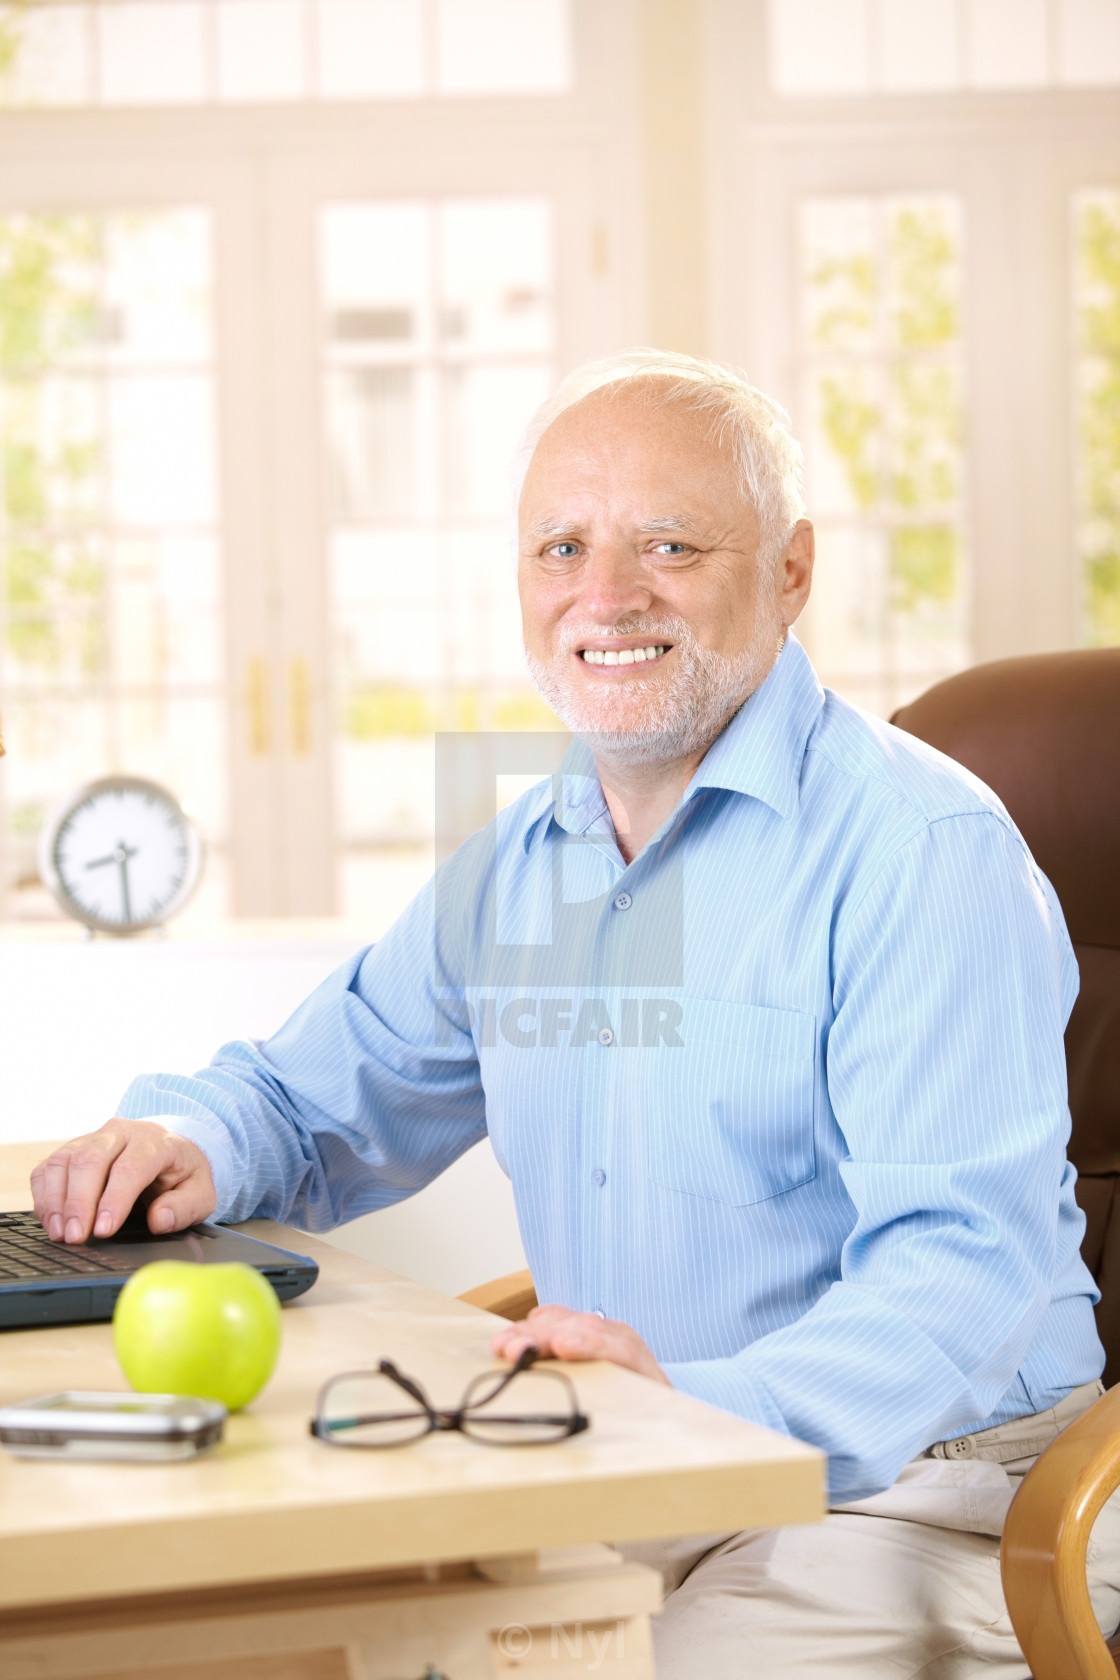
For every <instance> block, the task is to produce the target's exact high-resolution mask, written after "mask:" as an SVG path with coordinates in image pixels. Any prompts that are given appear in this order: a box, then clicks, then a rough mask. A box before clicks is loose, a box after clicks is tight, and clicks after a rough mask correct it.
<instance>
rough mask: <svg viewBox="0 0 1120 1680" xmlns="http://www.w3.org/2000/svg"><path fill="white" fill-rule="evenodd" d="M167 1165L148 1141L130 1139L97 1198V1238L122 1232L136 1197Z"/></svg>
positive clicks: (95, 1230)
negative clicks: (121, 1229)
mask: <svg viewBox="0 0 1120 1680" xmlns="http://www.w3.org/2000/svg"><path fill="white" fill-rule="evenodd" d="M164 1165H165V1162H164V1160H163V1159H162V1156H161V1151H160V1150H159V1149H158V1148H156V1147H153V1144H152V1142H151V1141H150V1140H149V1139H147V1138H130V1139H129V1140H128V1142H127V1143H126V1145H125V1147H124V1149H123V1150H122V1151H121V1153H120V1154H119V1155H118V1156H117V1158H116V1160H115V1161H114V1162H113V1164H112V1167H111V1169H110V1172H109V1175H108V1178H107V1179H106V1182H105V1185H104V1188H103V1189H102V1191H101V1194H100V1196H99V1198H98V1201H97V1206H96V1216H95V1218H94V1220H93V1225H92V1230H93V1235H94V1236H95V1237H111V1236H112V1235H113V1233H114V1232H115V1231H119V1230H120V1228H121V1226H122V1225H123V1224H124V1222H125V1220H126V1219H127V1218H128V1216H129V1213H130V1212H131V1211H132V1208H133V1207H134V1206H135V1204H136V1201H137V1198H138V1197H139V1196H140V1195H141V1194H142V1193H143V1191H145V1190H146V1189H147V1188H148V1186H149V1184H153V1183H154V1182H155V1180H156V1179H157V1178H158V1177H159V1174H160V1171H161V1170H162V1168H163V1167H164ZM67 1228H68V1229H69V1224H68V1226H67ZM67 1240H68V1241H69V1240H70V1239H69V1237H68V1238H67Z"/></svg>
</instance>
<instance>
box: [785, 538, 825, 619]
mask: <svg viewBox="0 0 1120 1680" xmlns="http://www.w3.org/2000/svg"><path fill="white" fill-rule="evenodd" d="M815 556H816V540H815V537H814V535H813V525H812V521H811V520H809V519H799V520H798V521H797V524H796V525H795V526H794V527H793V534H792V536H791V537H790V539H789V545H788V547H787V548H786V554H785V560H784V561H783V564H782V570H781V573H780V575H779V605H780V608H781V614H782V622H783V623H784V624H785V627H786V629H787V630H788V629H789V627H790V625H791V624H793V623H794V621H795V620H796V619H797V618H799V617H800V615H801V611H802V608H803V607H804V605H805V603H806V601H807V600H808V599H809V591H810V589H811V588H812V586H813V560H814V558H815Z"/></svg>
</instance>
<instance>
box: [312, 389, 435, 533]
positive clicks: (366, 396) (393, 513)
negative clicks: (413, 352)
mask: <svg viewBox="0 0 1120 1680" xmlns="http://www.w3.org/2000/svg"><path fill="white" fill-rule="evenodd" d="M328 393H329V394H328V406H329V428H330V443H331V469H332V470H331V481H332V485H333V497H332V500H333V506H334V512H335V517H336V518H338V519H339V520H342V521H345V522H349V521H352V520H367V519H396V518H399V517H400V516H401V515H404V514H411V513H415V512H416V511H417V454H418V449H417V437H416V421H417V404H416V375H415V372H414V370H413V369H412V368H409V367H364V368H345V369H339V370H338V371H336V372H335V373H333V374H332V375H331V377H330V380H329V382H328Z"/></svg>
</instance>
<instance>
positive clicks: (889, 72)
mask: <svg viewBox="0 0 1120 1680" xmlns="http://www.w3.org/2000/svg"><path fill="white" fill-rule="evenodd" d="M880 7H881V10H880V14H879V16H880V29H881V31H882V39H881V43H880V45H881V62H882V67H883V78H882V85H883V88H884V90H885V91H886V92H889V93H910V92H914V93H920V92H929V91H932V90H933V89H935V88H954V87H956V86H957V85H958V82H959V80H960V70H959V64H958V57H957V54H958V42H957V0H880Z"/></svg>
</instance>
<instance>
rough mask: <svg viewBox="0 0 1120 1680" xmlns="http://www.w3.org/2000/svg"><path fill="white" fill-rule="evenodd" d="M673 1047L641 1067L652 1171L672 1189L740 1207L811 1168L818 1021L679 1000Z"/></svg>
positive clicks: (789, 1012) (803, 1178)
mask: <svg viewBox="0 0 1120 1680" xmlns="http://www.w3.org/2000/svg"><path fill="white" fill-rule="evenodd" d="M683 1009H684V1016H683V1019H682V1021H681V1024H680V1028H679V1029H678V1033H679V1038H680V1040H681V1042H680V1044H679V1045H663V1046H659V1048H658V1059H659V1061H660V1063H661V1065H660V1066H659V1067H658V1068H657V1069H656V1071H655V1070H654V1069H653V1068H652V1067H651V1068H649V1069H648V1070H647V1081H646V1090H647V1096H648V1099H649V1102H648V1109H647V1112H648V1115H649V1124H650V1143H649V1172H650V1177H651V1178H652V1179H653V1181H654V1182H655V1183H656V1184H660V1185H663V1186H664V1187H665V1188H666V1189H668V1190H679V1191H683V1192H684V1193H685V1194H686V1195H690V1196H703V1197H706V1198H708V1199H709V1200H711V1201H719V1202H727V1203H729V1204H730V1205H732V1206H734V1207H746V1206H748V1205H749V1204H750V1203H752V1202H761V1201H765V1200H767V1199H768V1198H769V1197H771V1196H779V1195H781V1194H782V1192H783V1191H785V1190H793V1189H795V1188H796V1187H797V1186H798V1185H799V1184H805V1183H807V1182H808V1181H809V1180H810V1179H811V1178H812V1177H813V1176H814V1174H815V1172H816V1154H815V1148H814V1140H813V1086H814V1080H813V1075H814V1062H815V1054H816V1023H815V1022H814V1020H813V1017H812V1016H811V1015H803V1014H801V1013H800V1012H799V1011H797V1010H793V1009H768V1008H764V1007H762V1006H760V1005H757V1004H742V1003H713V1002H709V1001H707V1000H703V999H698V998H688V999H685V1000H683Z"/></svg>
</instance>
